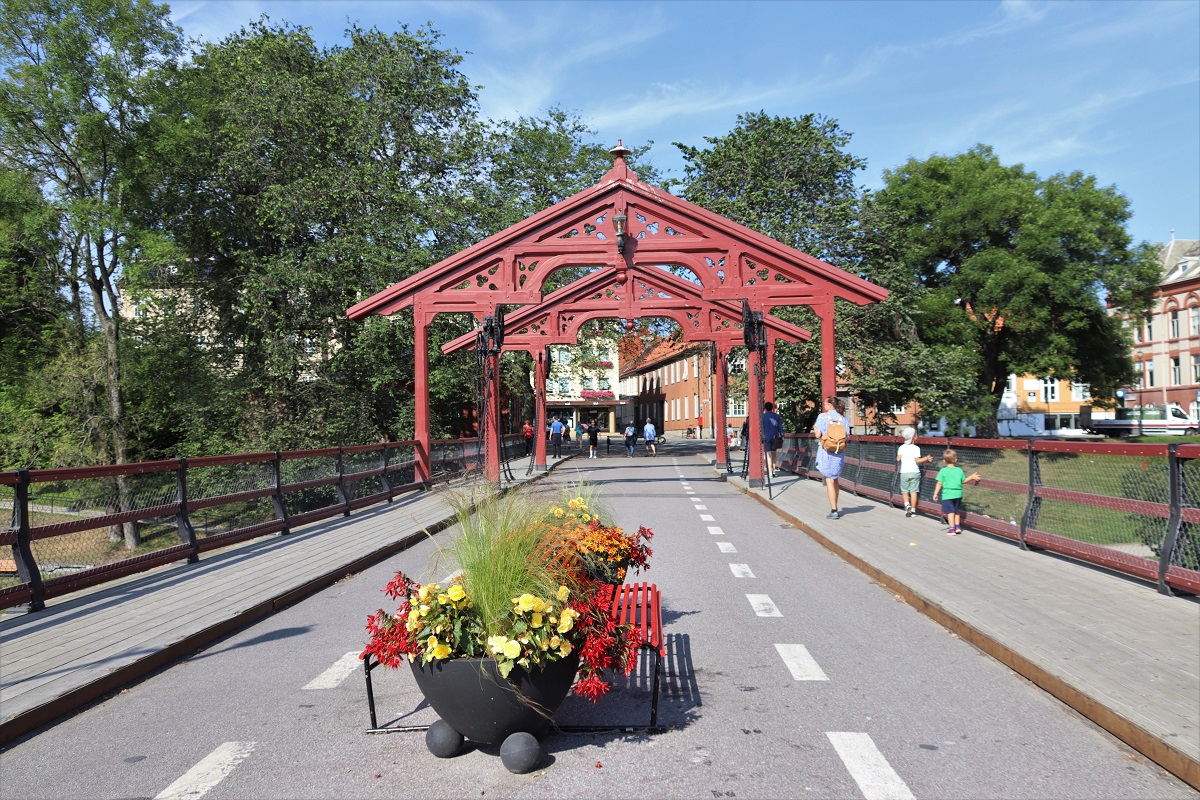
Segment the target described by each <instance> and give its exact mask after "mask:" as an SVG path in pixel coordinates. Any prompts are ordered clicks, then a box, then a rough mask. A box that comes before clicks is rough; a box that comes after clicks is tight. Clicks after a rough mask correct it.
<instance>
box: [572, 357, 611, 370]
mask: <svg viewBox="0 0 1200 800" xmlns="http://www.w3.org/2000/svg"><path fill="white" fill-rule="evenodd" d="M612 365H613V362H611V361H609V360H608V359H595V358H587V359H584V360H583V361H580V362H579V366H581V367H583V368H584V369H612Z"/></svg>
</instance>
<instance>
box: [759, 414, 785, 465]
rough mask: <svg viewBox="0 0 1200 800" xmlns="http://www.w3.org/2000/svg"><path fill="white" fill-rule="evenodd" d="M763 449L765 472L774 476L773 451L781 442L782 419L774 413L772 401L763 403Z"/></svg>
mask: <svg viewBox="0 0 1200 800" xmlns="http://www.w3.org/2000/svg"><path fill="white" fill-rule="evenodd" d="M762 437H763V451H764V452H766V454H767V472H768V474H770V476H771V477H772V478H774V477H775V451H776V450H778V449H779V447H780V446H781V445H782V444H783V420H781V419H780V418H779V415H778V414H776V413H775V404H774V403H769V402H768V403H763V415H762Z"/></svg>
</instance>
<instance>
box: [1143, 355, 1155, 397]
mask: <svg viewBox="0 0 1200 800" xmlns="http://www.w3.org/2000/svg"><path fill="white" fill-rule="evenodd" d="M1145 363H1146V388H1147V389H1153V388H1154V359H1152V358H1151V359H1147V360H1146V362H1145Z"/></svg>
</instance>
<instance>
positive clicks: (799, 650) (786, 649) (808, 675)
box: [775, 644, 829, 681]
mask: <svg viewBox="0 0 1200 800" xmlns="http://www.w3.org/2000/svg"><path fill="white" fill-rule="evenodd" d="M775 649H776V650H777V651H778V652H779V656H780V658H782V659H783V663H784V664H785V665H786V666H787V668H788V672H790V673H792V678H793V679H794V680H798V681H827V680H829V678H828V677H827V676H826V675H825V672H824V671H823V670H822V669H821V667H820V666H818V665H817V662H816V659H814V658H813V657H812V656H811V655H810V654H809V652H808V648H807V647H805V646H804V645H802V644H777V645H775Z"/></svg>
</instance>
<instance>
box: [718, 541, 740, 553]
mask: <svg viewBox="0 0 1200 800" xmlns="http://www.w3.org/2000/svg"><path fill="white" fill-rule="evenodd" d="M717 549H718V550H720V551H721V552H722V553H736V552H737V548H736V547H734V546H733V542H717Z"/></svg>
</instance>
